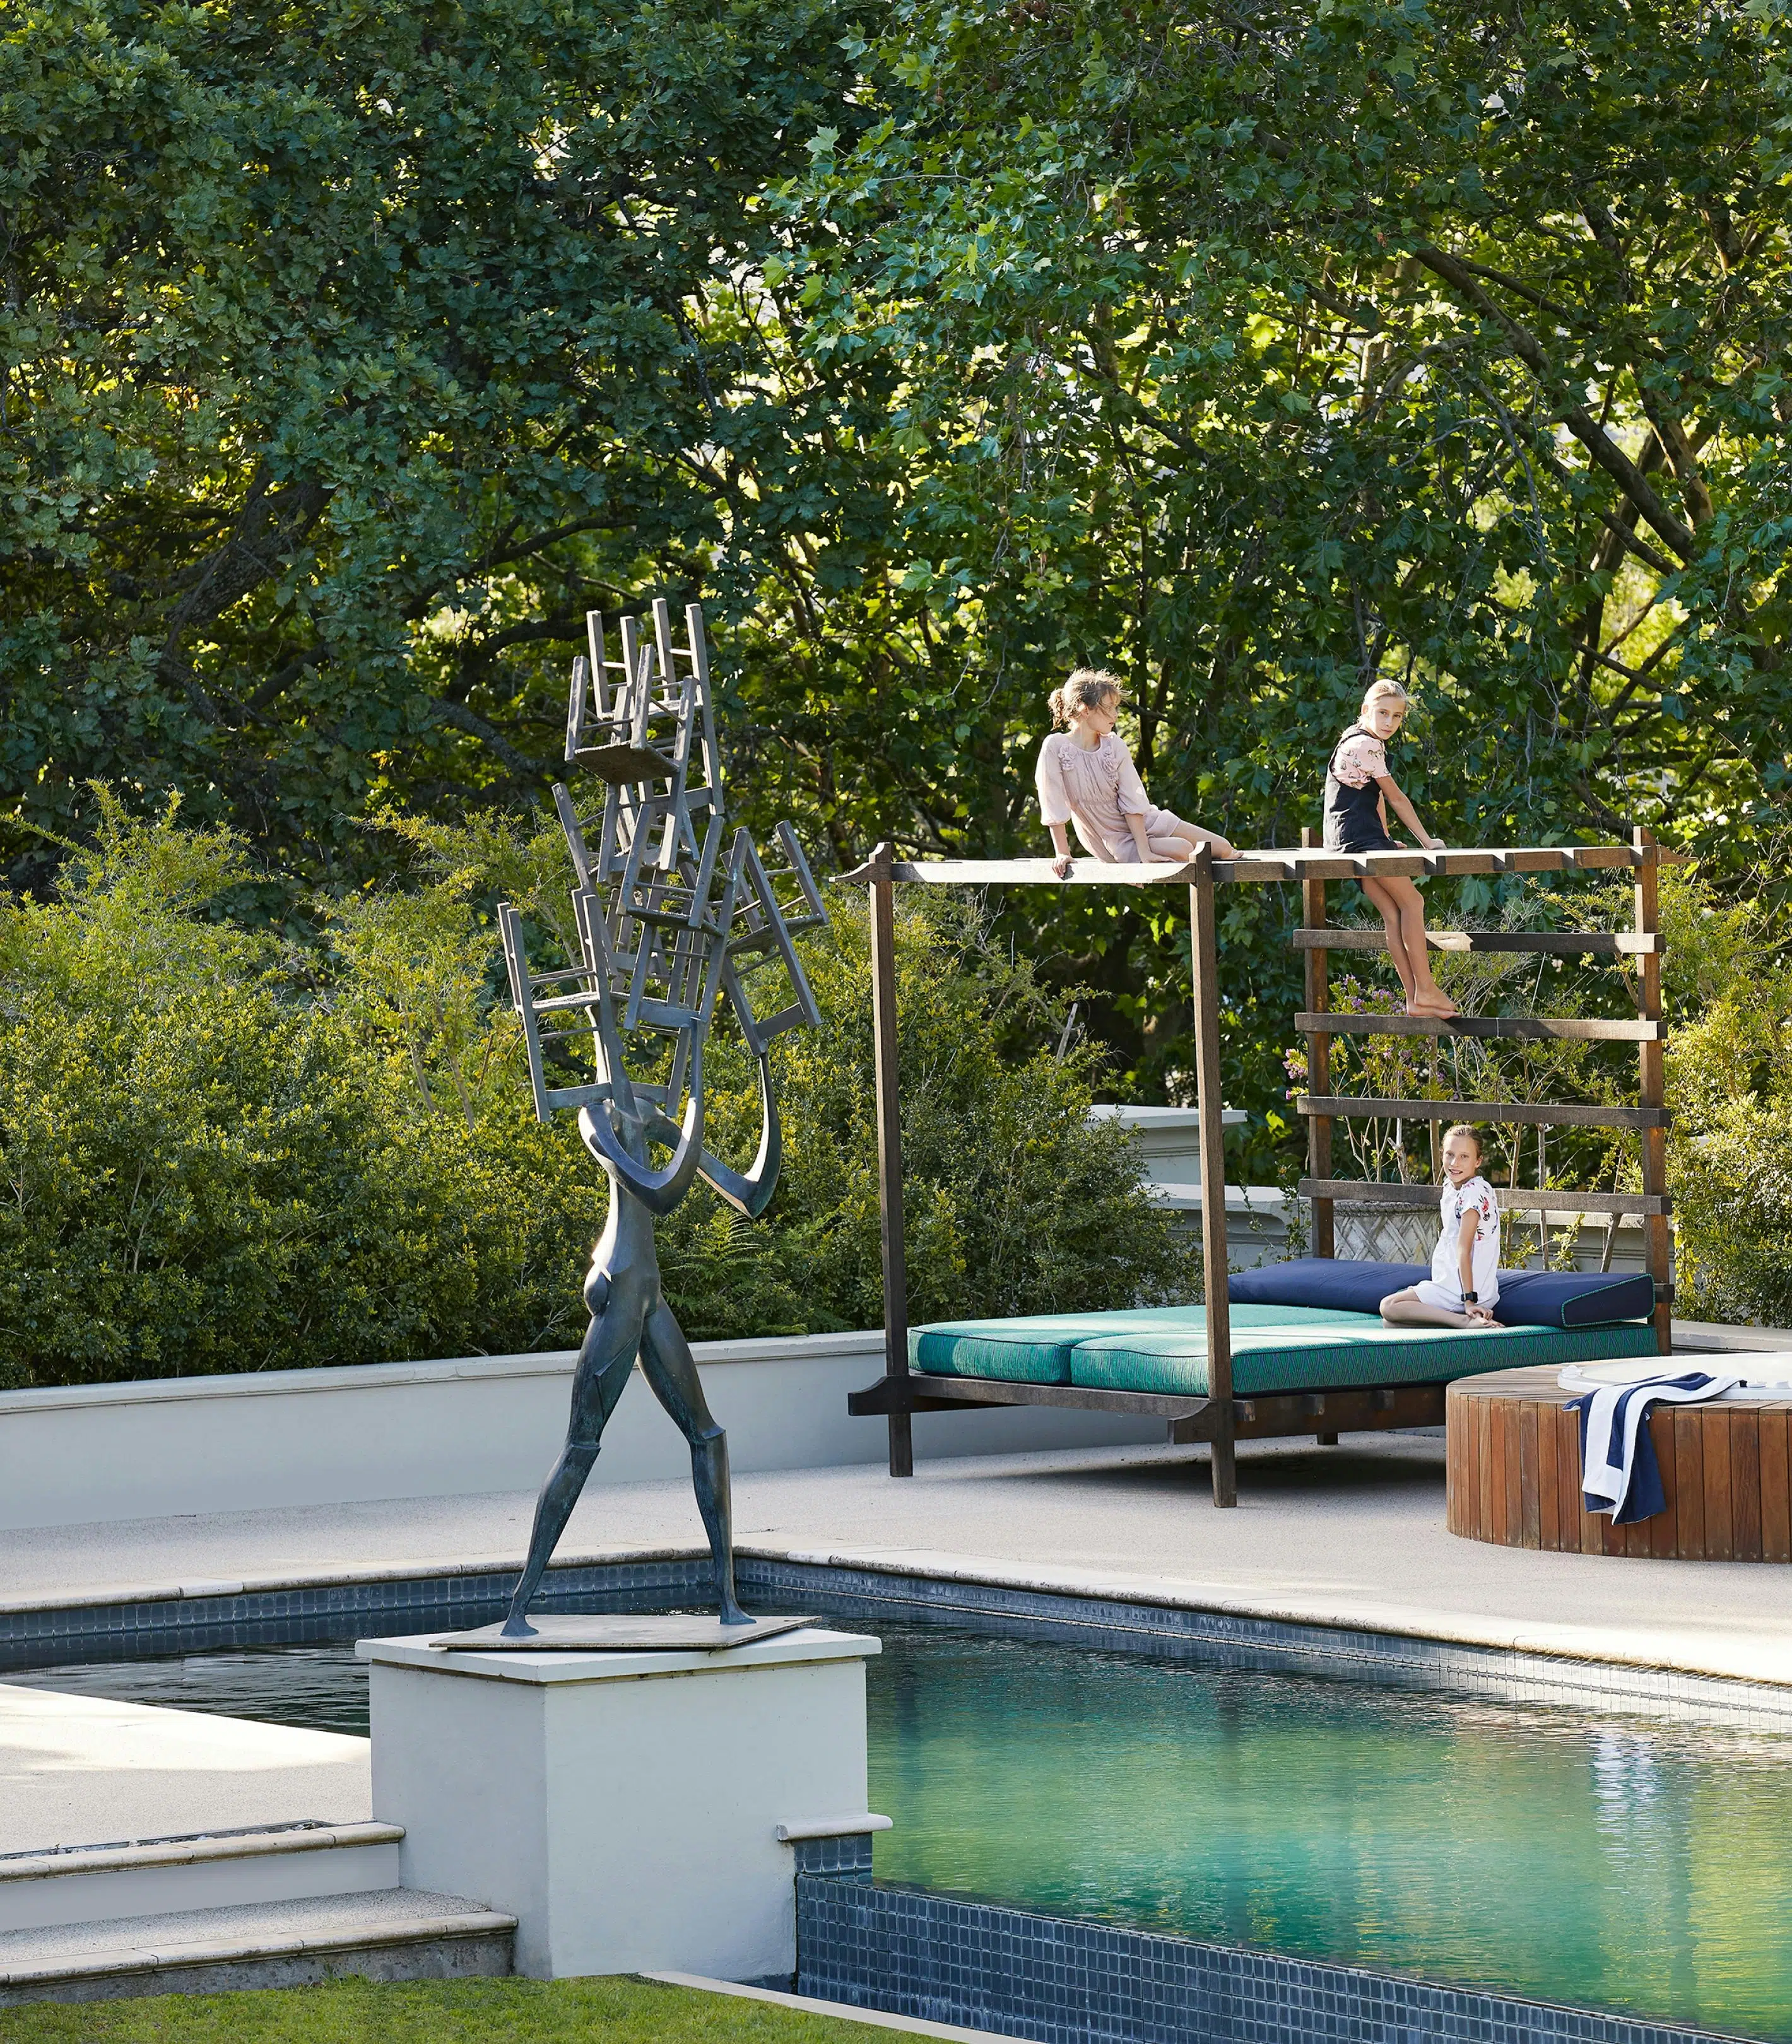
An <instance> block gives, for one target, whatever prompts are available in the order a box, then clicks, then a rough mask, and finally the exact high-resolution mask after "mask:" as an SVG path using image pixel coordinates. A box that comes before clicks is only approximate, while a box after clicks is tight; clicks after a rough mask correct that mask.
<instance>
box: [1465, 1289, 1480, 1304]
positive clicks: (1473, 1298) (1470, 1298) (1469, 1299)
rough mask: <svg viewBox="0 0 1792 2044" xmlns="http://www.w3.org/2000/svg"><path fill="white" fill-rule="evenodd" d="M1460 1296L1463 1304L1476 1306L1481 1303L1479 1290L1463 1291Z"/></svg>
mask: <svg viewBox="0 0 1792 2044" xmlns="http://www.w3.org/2000/svg"><path fill="white" fill-rule="evenodd" d="M1462 1296H1463V1304H1464V1305H1467V1306H1478V1305H1479V1304H1480V1303H1481V1294H1480V1293H1479V1292H1464V1293H1463V1295H1462Z"/></svg>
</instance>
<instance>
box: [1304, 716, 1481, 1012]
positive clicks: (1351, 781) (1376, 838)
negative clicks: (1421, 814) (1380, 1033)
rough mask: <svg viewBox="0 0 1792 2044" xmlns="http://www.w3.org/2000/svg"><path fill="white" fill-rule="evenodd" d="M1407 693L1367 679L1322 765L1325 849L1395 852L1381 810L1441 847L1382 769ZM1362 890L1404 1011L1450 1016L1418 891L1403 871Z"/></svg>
mask: <svg viewBox="0 0 1792 2044" xmlns="http://www.w3.org/2000/svg"><path fill="white" fill-rule="evenodd" d="M1411 701H1412V697H1410V696H1409V695H1408V694H1407V693H1406V690H1404V689H1403V688H1402V687H1401V686H1400V684H1399V683H1398V682H1385V681H1384V682H1371V684H1370V686H1369V690H1368V693H1367V694H1366V695H1365V696H1364V697H1363V708H1362V711H1361V713H1360V714H1359V717H1358V718H1357V720H1356V723H1355V724H1352V726H1351V728H1349V730H1348V731H1347V732H1345V733H1344V736H1343V737H1342V738H1340V740H1338V742H1337V743H1336V746H1334V747H1332V763H1331V764H1330V766H1329V767H1327V769H1326V770H1325V849H1326V850H1327V851H1399V849H1400V847H1399V846H1398V844H1396V843H1394V840H1393V839H1392V838H1391V837H1390V836H1388V831H1387V812H1388V809H1389V807H1390V805H1391V806H1392V808H1393V809H1394V814H1395V815H1396V816H1398V817H1399V819H1400V820H1401V821H1402V823H1403V824H1405V825H1406V828H1407V829H1408V830H1409V831H1410V832H1412V833H1413V836H1414V837H1415V838H1416V839H1417V840H1418V842H1419V843H1420V844H1421V845H1422V846H1423V847H1425V850H1426V851H1442V850H1443V848H1444V840H1442V838H1440V837H1433V836H1431V834H1430V832H1429V831H1427V830H1426V828H1425V825H1424V824H1421V822H1420V821H1419V818H1418V812H1417V810H1416V809H1414V808H1413V805H1412V804H1411V803H1410V802H1409V801H1407V799H1406V797H1405V795H1403V794H1402V793H1401V791H1400V789H1399V787H1398V785H1397V784H1396V782H1394V777H1393V776H1392V775H1391V774H1390V773H1389V772H1388V770H1387V743H1388V740H1390V738H1392V737H1393V736H1394V733H1395V732H1397V731H1398V730H1399V728H1400V727H1401V725H1402V724H1403V723H1405V721H1406V711H1407V709H1408V707H1409V705H1410V704H1411ZM1359 884H1360V886H1361V887H1362V889H1363V893H1365V894H1367V896H1368V897H1369V899H1370V900H1371V901H1373V902H1374V903H1375V906H1376V907H1377V908H1378V909H1379V910H1380V911H1381V916H1382V922H1383V923H1384V924H1386V926H1387V955H1388V956H1389V957H1390V959H1392V960H1393V961H1394V970H1395V971H1396V972H1397V973H1398V974H1399V975H1400V984H1401V985H1402V988H1403V989H1405V991H1406V1012H1407V1013H1408V1014H1409V1015H1454V1014H1455V1013H1456V1003H1455V1002H1454V1001H1452V1000H1451V998H1450V997H1449V996H1448V994H1447V993H1444V991H1443V989H1441V988H1440V986H1439V985H1438V984H1437V982H1436V980H1435V979H1433V978H1432V976H1431V960H1430V958H1429V955H1428V953H1427V951H1426V947H1425V903H1424V901H1423V900H1422V899H1421V897H1420V894H1419V890H1418V889H1417V888H1416V887H1415V886H1413V883H1412V882H1411V881H1409V880H1408V879H1406V878H1403V877H1400V876H1397V875H1394V874H1388V875H1386V876H1379V875H1378V876H1375V877H1374V878H1370V877H1367V876H1366V877H1365V878H1363V880H1362V881H1361V882H1360V883H1359Z"/></svg>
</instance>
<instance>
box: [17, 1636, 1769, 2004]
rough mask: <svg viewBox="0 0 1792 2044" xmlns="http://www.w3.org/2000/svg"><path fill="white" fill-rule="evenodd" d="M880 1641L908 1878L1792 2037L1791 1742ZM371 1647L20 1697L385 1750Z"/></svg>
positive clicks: (1328, 1685) (1080, 1651)
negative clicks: (376, 1739)
mask: <svg viewBox="0 0 1792 2044" xmlns="http://www.w3.org/2000/svg"><path fill="white" fill-rule="evenodd" d="M846 1623H849V1624H856V1623H857V1622H856V1621H850V1620H849V1621H846ZM875 1629H876V1630H877V1631H879V1632H880V1633H881V1634H882V1635H883V1639H884V1642H885V1651H884V1653H883V1655H882V1656H881V1657H880V1658H879V1659H877V1660H875V1661H873V1662H871V1664H870V1671H869V1672H870V1677H871V1808H873V1809H875V1810H882V1811H883V1812H886V1814H887V1815H890V1816H891V1817H893V1818H894V1819H895V1823H896V1828H895V1829H894V1831H889V1832H885V1833H883V1834H882V1835H879V1838H878V1840H877V1843H876V1848H875V1850H876V1863H877V1870H878V1874H879V1878H880V1879H883V1880H887V1881H906V1882H912V1883H913V1884H916V1885H919V1886H922V1887H926V1888H933V1889H936V1890H956V1891H958V1892H964V1893H970V1894H975V1895H981V1896H987V1897H990V1898H992V1899H994V1900H1002V1901H1006V1902H1013V1903H1018V1904H1023V1905H1025V1906H1028V1907H1030V1908H1038V1909H1042V1910H1046V1911H1052V1912H1055V1913H1057V1914H1060V1915H1076V1916H1093V1917H1098V1918H1101V1919H1104V1920H1106V1921H1108V1922H1110V1923H1129V1924H1134V1925H1137V1926H1140V1927H1144V1928H1147V1929H1152V1930H1158V1931H1171V1932H1175V1933H1179V1934H1183V1935H1186V1936H1190V1937H1197V1938H1216V1939H1219V1940H1221V1941H1223V1942H1227V1943H1232V1944H1244V1945H1255V1946H1263V1947H1265V1948H1267V1949H1268V1950H1273V1951H1279V1952H1285V1953H1288V1954H1292V1955H1294V1956H1295V1957H1298V1958H1327V1959H1334V1960H1341V1961H1345V1962H1347V1963H1354V1964H1357V1965H1367V1966H1372V1967H1377V1968H1380V1969H1386V1970H1391V1971H1394V1972H1400V1973H1413V1974H1417V1975H1419V1976H1421V1977H1424V1978H1426V1979H1429V1980H1434V1981H1462V1982H1464V1983H1473V1984H1484V1985H1487V1986H1490V1987H1497V1988H1502V1989H1504V1990H1506V1991H1507V1992H1513V1993H1518V1994H1523V1995H1530V1996H1536V1997H1538V1998H1539V1999H1541V2000H1552V2001H1565V2002H1570V2003H1578V2004H1582V2005H1584V2006H1587V2007H1590V2008H1608V2009H1613V2010H1621V2011H1627V2012H1629V2013H1632V2014H1636V2015H1649V2016H1653V2017H1656V2018H1658V2019H1667V2020H1669V2021H1678V2022H1682V2023H1696V2024H1698V2025H1700V2026H1702V2027H1707V2028H1711V2029H1717V2030H1723V2031H1730V2032H1732V2033H1736V2034H1741V2035H1744V2036H1748V2037H1756V2038H1775V2039H1781V2038H1784V2039H1792V1937H1789V1936H1788V1934H1787V1931H1788V1926H1789V1919H1792V1736H1788V1735H1780V1734H1775V1733H1771V1732H1750V1731H1736V1730H1734V1729H1732V1728H1729V1727H1698V1726H1686V1725H1680V1724H1674V1723H1659V1722H1655V1721H1652V1720H1647V1719H1621V1718H1615V1717H1611V1716H1598V1717H1585V1716H1582V1715H1578V1714H1577V1713H1575V1712H1571V1711H1567V1710H1556V1709H1548V1708H1536V1707H1532V1706H1529V1705H1524V1704H1506V1703H1499V1702H1489V1701H1486V1700H1475V1699H1464V1698H1463V1697H1459V1696H1448V1695H1441V1694H1438V1693H1436V1692H1428V1691H1401V1690H1392V1689H1383V1688H1379V1687H1375V1688H1370V1687H1366V1686H1363V1685H1358V1684H1355V1683H1351V1682H1346V1681H1316V1680H1312V1679H1309V1678H1306V1677H1294V1676H1282V1675H1272V1674H1263V1673H1246V1672H1236V1671H1232V1670H1222V1669H1203V1668H1200V1667H1193V1666H1187V1665H1186V1664H1170V1663H1165V1662H1155V1661H1151V1660H1148V1659H1143V1658H1138V1657H1136V1656H1134V1655H1131V1654H1106V1653H1101V1652H1096V1651H1092V1650H1088V1649H1085V1648H1081V1647H1072V1646H1057V1645H1053V1644H1048V1643H1042V1642H1037V1641H1033V1640H1024V1639H990V1638H986V1637H983V1636H979V1635H971V1634H965V1633H956V1632H949V1631H943V1630H939V1629H936V1628H933V1627H906V1626H888V1625H883V1624H880V1625H879V1626H878V1627H876V1628H875ZM352 1654H353V1650H352V1647H351V1646H304V1647H286V1648H275V1649H262V1650H248V1651H246V1652H243V1651H239V1652H230V1653H218V1654H193V1655H188V1656H187V1657H185V1658H179V1659H173V1660H156V1661H141V1662H113V1663H110V1664H108V1665H106V1666H90V1667H86V1668H82V1669H54V1670H52V1669H44V1670H40V1671H37V1672H35V1673H29V1674H25V1675H22V1676H21V1675H16V1674H15V1675H9V1676H6V1677H0V1679H4V1680H6V1681H27V1682H32V1683H36V1684H40V1685H44V1686H47V1687H52V1688H58V1689H83V1690H85V1691H87V1692H88V1693H90V1694H95V1695H102V1696H120V1697H125V1698H128V1699H129V1700H133V1701H137V1702H142V1703H158V1704H174V1705H177V1706H179V1707H182V1708H189V1709H205V1710H218V1711H227V1712H233V1713H234V1714H236V1715H242V1716H253V1717H267V1718H272V1719H277V1720H279V1721H280V1722H283V1723H304V1724H310V1725H315V1726H319V1727H328V1728H329V1729H330V1730H333V1731H365V1730H366V1728H367V1701H366V1686H365V1671H364V1669H363V1668H362V1667H361V1666H360V1664H358V1663H357V1662H355V1661H354V1659H353V1658H352Z"/></svg>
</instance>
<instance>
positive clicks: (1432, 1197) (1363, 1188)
mask: <svg viewBox="0 0 1792 2044" xmlns="http://www.w3.org/2000/svg"><path fill="white" fill-rule="evenodd" d="M1297 1190H1298V1193H1299V1194H1300V1197H1302V1199H1303V1200H1309V1199H1327V1200H1355V1201H1356V1202H1357V1203H1358V1204H1359V1205H1361V1206H1371V1207H1400V1208H1405V1209H1406V1210H1407V1211H1408V1212H1413V1213H1417V1212H1422V1211H1425V1210H1427V1209H1429V1208H1432V1207H1435V1206H1436V1204H1437V1203H1438V1201H1439V1200H1440V1198H1441V1197H1442V1196H1443V1188H1442V1187H1441V1186H1440V1185H1390V1184H1389V1183H1388V1182H1387V1181H1386V1180H1385V1179H1382V1180H1379V1181H1378V1180H1376V1179H1373V1178H1302V1180H1301V1181H1300V1183H1299V1185H1298V1187H1297ZM1497 1190H1498V1196H1499V1203H1500V1204H1501V1205H1502V1207H1513V1208H1517V1209H1519V1210H1520V1211H1521V1212H1525V1213H1597V1214H1659V1213H1671V1212H1673V1210H1674V1202H1673V1201H1672V1200H1671V1198H1670V1197H1669V1196H1668V1195H1667V1193H1571V1192H1564V1191H1563V1189H1562V1188H1561V1187H1560V1186H1559V1185H1555V1186H1536V1185H1513V1186H1508V1185H1501V1186H1499V1187H1498V1188H1497Z"/></svg>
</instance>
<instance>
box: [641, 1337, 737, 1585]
mask: <svg viewBox="0 0 1792 2044" xmlns="http://www.w3.org/2000/svg"><path fill="white" fill-rule="evenodd" d="M641 1368H642V1370H643V1371H644V1374H645V1375H646V1377H647V1381H648V1383H649V1384H651V1385H652V1387H653V1395H654V1396H655V1397H656V1398H657V1399H658V1400H660V1404H662V1405H663V1406H664V1407H665V1408H666V1410H667V1412H669V1413H670V1414H671V1416H672V1419H673V1420H674V1422H675V1423H676V1425H677V1427H678V1430H679V1432H680V1433H681V1434H683V1435H684V1437H685V1439H686V1440H687V1441H688V1442H689V1443H690V1480H691V1482H692V1485H694V1488H695V1489H696V1492H697V1508H698V1511H699V1512H701V1513H702V1516H703V1527H704V1531H706V1532H707V1533H708V1535H709V1552H710V1553H711V1554H713V1556H714V1557H715V1565H716V1608H717V1612H719V1613H720V1615H721V1622H722V1623H723V1624H724V1625H750V1624H751V1623H752V1619H750V1618H748V1616H747V1614H746V1612H744V1611H743V1610H742V1609H741V1608H740V1604H738V1603H737V1602H736V1599H735V1595H734V1504H733V1493H732V1491H731V1489H730V1487H729V1476H728V1435H726V1433H725V1432H724V1431H723V1430H722V1429H721V1427H718V1426H717V1424H716V1423H715V1420H713V1418H712V1417H711V1416H710V1412H709V1402H708V1400H706V1398H705V1397H704V1396H703V1385H702V1380H701V1379H700V1378H699V1377H698V1374H697V1362H696V1359H695V1358H694V1356H693V1355H692V1354H691V1353H690V1343H688V1342H686V1339H685V1338H684V1330H683V1328H682V1327H680V1326H679V1324H678V1321H677V1320H675V1318H674V1317H673V1314H672V1309H671V1307H670V1306H667V1305H664V1304H661V1305H660V1306H659V1307H657V1308H656V1309H655V1310H654V1312H653V1313H652V1315H651V1316H649V1318H648V1324H647V1325H646V1327H645V1328H644V1330H643V1331H642V1334H641Z"/></svg>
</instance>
